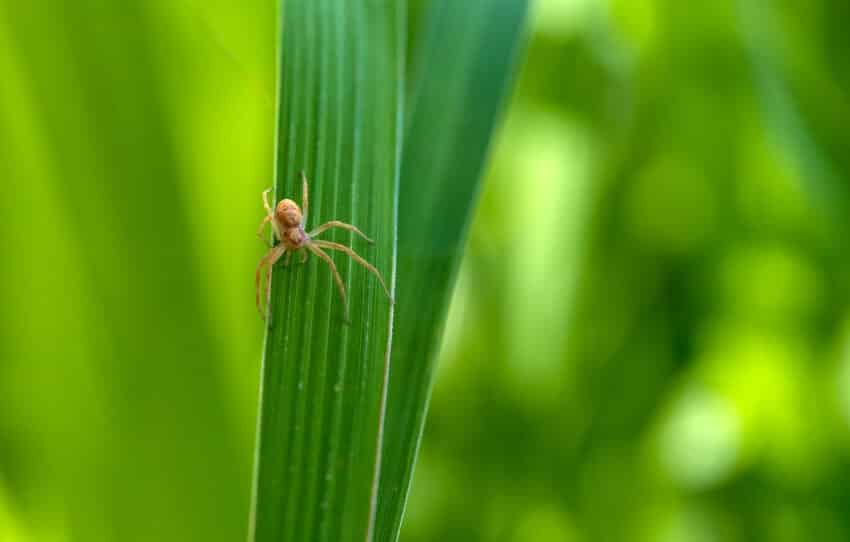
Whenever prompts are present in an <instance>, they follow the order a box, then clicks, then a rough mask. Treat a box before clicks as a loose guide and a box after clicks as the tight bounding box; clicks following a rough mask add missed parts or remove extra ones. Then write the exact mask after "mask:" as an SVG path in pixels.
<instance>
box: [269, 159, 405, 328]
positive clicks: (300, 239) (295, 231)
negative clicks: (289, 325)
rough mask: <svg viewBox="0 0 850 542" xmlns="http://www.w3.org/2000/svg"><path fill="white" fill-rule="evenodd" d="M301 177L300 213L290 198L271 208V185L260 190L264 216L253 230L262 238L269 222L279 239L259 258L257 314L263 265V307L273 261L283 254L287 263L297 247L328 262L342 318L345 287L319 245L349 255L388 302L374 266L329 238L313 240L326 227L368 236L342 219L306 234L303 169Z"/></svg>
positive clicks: (304, 178) (385, 288)
mask: <svg viewBox="0 0 850 542" xmlns="http://www.w3.org/2000/svg"><path fill="white" fill-rule="evenodd" d="M301 179H302V187H303V196H302V200H301V203H302V204H303V206H304V213H303V214H302V213H301V208H300V207H298V204H297V203H295V202H294V201H292V200H291V199H284V200H281V201H280V203H278V204H277V206H276V207H275V208H274V209H272V206H271V205H269V200H268V195H269V192H270V191H271V188H269V189H268V190H266V191H265V192H263V205H264V206H265V208H266V217H265V218H263V221H262V222H261V223H260V229H259V231H258V232H257V235H259V236H260V238H261V239H262V235H263V227H264V226H265V225H266V224H271V226H272V231H273V232H274V235H275V237H277V238H278V239H280V244H278V245H277V246H274V247H272V248H271V250H269V251H268V253H267V254H266V255H265V256H264V257H263V259H262V260H260V263H259V265H257V273H256V278H255V283H256V289H257V310H258V311H260V315H261V316H263V317H264V318H265V313H264V312H263V307H262V304H261V303H260V278H261V275H262V270H263V267H266V266H267V267H266V308H268V300H269V295H270V293H271V270H272V267H273V266H274V264H275V263H276V262H277V261H278V260H279V259H280V258H281V256H283V255H284V254H286V260H285V261H284V265H289V257H290V255H291V254H292V253H293V252H295V251H298V250H301V249H307V250H309V251H310V252H312V253H313V254H315V255H316V256H318V257H319V258H321V259H322V260H324V261H325V263H327V264H328V266H329V267H330V268H331V272H332V273H333V277H334V281H335V282H336V285H337V288H338V289H339V294H340V296H341V297H342V303H343V306H344V309H345V319H346V320H348V302H347V301H346V298H345V286H344V285H343V283H342V278H341V277H340V276H339V271H337V269H336V265H335V264H334V261H333V260H332V259H331V257H330V256H328V254H327V253H326V252H325V251H324V250H322V248H327V249H331V250H339V251H340V252H344V253H346V254H348V255H349V256H351V258H352V259H353V260H354V261H356V262H357V263H359V264H360V265H362V266H363V267H365V268H366V269H368V270H369V271H371V272H372V273H373V274H374V275H375V276H376V277H378V280H379V281H380V283H381V286H383V287H384V292H386V294H387V297H388V298H389V300H390V303H392V296H391V295H390V291H389V289H388V288H387V285H386V283H385V282H384V279H383V277H381V274H380V273H379V272H378V270H377V269H375V267H374V266H373V265H372V264H370V263H369V262H367V261H366V260H364V259H363V258H361V257H360V255H358V254H357V253H356V252H354V251H353V250H351V249H350V248H348V247H347V246H345V245H341V244H339V243H334V242H332V241H322V240H319V239H314V237H315V236H317V235H319V234H320V233H322V232H324V231H326V230H329V229H330V228H342V229H344V230H348V231H351V232H354V233H356V234H357V235H359V236H360V237H362V238H363V239H365V240H366V241H368V242H369V243H373V241H372V240H371V239H369V238H368V237H366V236H365V235H364V234H363V232H361V231H360V230H358V229H357V228H356V227H354V226H352V225H351V224H346V223H345V222H340V221H338V220H331V221H330V222H325V223H324V224H322V225H321V226H319V227H318V228H316V229H315V230H313V231H311V232H309V233H307V232H306V231H305V230H304V223H305V222H306V221H307V205H308V199H307V196H308V192H307V176H306V175H304V172H303V171H302V172H301ZM306 261H307V252H306V251H305V252H302V256H301V262H302V263H303V262H306Z"/></svg>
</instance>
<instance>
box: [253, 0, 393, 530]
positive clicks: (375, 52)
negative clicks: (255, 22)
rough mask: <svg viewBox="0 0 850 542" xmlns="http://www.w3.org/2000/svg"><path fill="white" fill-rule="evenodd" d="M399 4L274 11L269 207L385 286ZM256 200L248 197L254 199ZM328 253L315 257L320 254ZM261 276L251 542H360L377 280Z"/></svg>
mask: <svg viewBox="0 0 850 542" xmlns="http://www.w3.org/2000/svg"><path fill="white" fill-rule="evenodd" d="M403 15H404V11H403V3H402V2H395V1H393V2H377V3H376V2H369V1H366V0H362V1H357V2H346V1H344V0H322V1H319V2H299V1H296V0H284V1H283V2H282V18H283V27H282V33H281V43H280V47H281V64H280V69H281V85H280V88H279V100H280V107H279V126H278V134H279V135H278V148H277V152H278V166H277V185H276V200H280V199H282V198H284V197H290V198H292V199H295V200H296V201H300V199H301V188H300V186H301V185H300V179H299V178H298V172H299V171H300V170H304V171H305V172H306V173H307V176H308V178H309V180H310V204H309V216H308V218H307V226H308V229H311V228H315V227H316V226H318V225H319V224H321V223H324V222H326V221H329V220H334V219H337V220H342V221H344V222H349V223H352V224H355V225H356V226H358V227H359V228H360V229H361V230H363V231H364V232H365V233H366V234H367V235H369V236H370V237H372V238H373V239H374V240H375V241H376V242H375V245H368V244H367V243H365V242H364V241H362V240H361V239H360V238H359V237H357V236H354V235H352V234H350V233H349V232H340V231H338V230H331V231H329V232H327V233H326V234H324V235H323V236H322V238H324V239H327V240H332V241H337V242H339V243H342V244H344V245H347V246H350V247H352V248H353V249H354V250H355V251H356V252H358V253H359V254H360V255H361V256H363V257H364V258H365V259H366V260H367V261H370V262H371V263H372V264H374V265H375V267H377V269H378V270H379V271H380V272H381V273H382V275H383V277H384V279H385V280H386V281H387V283H388V284H389V285H392V284H393V282H394V268H395V246H396V198H397V194H396V190H397V188H396V187H397V178H398V168H399V166H398V157H399V154H400V151H399V148H400V133H399V125H398V122H397V119H398V118H400V112H401V101H402V96H401V94H400V92H399V88H400V85H401V82H402V79H401V78H402V72H401V59H402V58H403V55H404V51H403V45H402V44H403V43H404V34H403V32H404V25H403V24H402V22H403V19H402V17H403ZM258 201H259V199H258ZM328 252H329V251H328ZM331 257H332V258H333V260H334V261H335V263H336V265H337V267H338V269H339V272H340V274H341V275H342V277H343V281H344V283H345V287H346V291H347V295H348V303H349V307H350V317H351V323H350V324H346V323H345V322H344V319H343V318H344V312H343V304H342V301H341V299H340V297H339V294H338V293H337V290H336V286H335V283H334V282H333V279H332V275H331V271H330V269H329V268H328V266H327V265H326V264H325V263H324V262H322V261H321V260H320V259H319V258H317V257H316V256H314V255H311V256H310V258H309V260H308V263H307V264H306V265H303V266H302V265H300V255H294V256H293V257H292V264H291V265H290V266H289V267H284V266H283V264H282V263H279V264H278V265H277V266H276V267H275V269H274V272H273V284H272V302H271V311H270V322H269V328H268V332H267V337H266V346H265V359H264V364H263V380H262V390H261V407H260V422H259V427H258V449H257V458H256V462H257V466H256V472H255V490H254V506H253V513H252V519H251V523H252V533H253V534H252V539H253V540H256V541H266V540H305V541H307V540H310V541H313V540H364V539H366V537H367V536H368V533H369V532H370V529H372V527H373V517H374V504H373V493H374V490H373V486H374V484H375V480H376V476H377V469H378V455H379V437H380V427H381V416H382V411H383V406H384V402H383V401H384V396H385V389H386V385H385V378H386V372H387V364H388V357H387V355H388V351H389V347H390V342H389V338H390V326H391V321H392V310H393V307H392V305H391V304H390V302H389V301H388V300H387V298H386V296H385V294H384V292H383V289H382V288H381V286H380V284H379V283H378V281H377V279H376V278H375V277H374V276H373V275H371V274H370V273H369V272H368V271H367V270H365V269H363V268H362V267H360V266H359V265H357V264H356V263H354V262H353V261H351V260H349V259H348V257H347V256H345V255H344V254H341V253H336V254H331Z"/></svg>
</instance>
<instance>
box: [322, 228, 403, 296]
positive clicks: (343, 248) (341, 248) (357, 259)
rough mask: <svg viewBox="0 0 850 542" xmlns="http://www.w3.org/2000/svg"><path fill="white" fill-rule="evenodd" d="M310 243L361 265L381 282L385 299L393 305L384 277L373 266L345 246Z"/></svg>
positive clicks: (332, 243)
mask: <svg viewBox="0 0 850 542" xmlns="http://www.w3.org/2000/svg"><path fill="white" fill-rule="evenodd" d="M310 243H311V244H313V245H316V246H320V247H323V248H330V249H333V250H339V251H341V252H345V253H346V254H348V255H349V256H351V258H352V259H353V260H354V261H355V262H357V263H359V264H360V265H362V266H363V267H365V268H366V269H368V270H369V271H371V272H372V274H374V275H375V276H376V277H378V280H379V281H380V282H381V286H383V287H384V292H386V294H387V299H389V300H390V303H394V301H393V296H392V295H390V289H389V288H387V284H386V283H385V282H384V277H382V276H381V273H380V272H379V271H378V270H377V269H375V266H373V265H372V264H370V263H369V262H367V261H366V260H364V259H363V258H362V257H361V256H360V255H359V254H357V253H356V252H354V251H353V250H351V249H350V248H348V247H347V246H345V245H341V244H339V243H334V242H333V241H319V240H315V241H311V242H310ZM308 246H309V245H308Z"/></svg>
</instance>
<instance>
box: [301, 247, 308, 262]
mask: <svg viewBox="0 0 850 542" xmlns="http://www.w3.org/2000/svg"><path fill="white" fill-rule="evenodd" d="M307 256H308V253H307V251H306V250H305V251H304V252H302V253H301V263H302V264H305V263H307Z"/></svg>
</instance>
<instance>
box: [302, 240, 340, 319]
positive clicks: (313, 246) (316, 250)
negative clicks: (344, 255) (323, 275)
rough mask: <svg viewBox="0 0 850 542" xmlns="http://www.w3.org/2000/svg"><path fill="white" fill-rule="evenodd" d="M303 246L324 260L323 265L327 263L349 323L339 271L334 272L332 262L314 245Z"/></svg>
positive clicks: (334, 265) (334, 267)
mask: <svg viewBox="0 0 850 542" xmlns="http://www.w3.org/2000/svg"><path fill="white" fill-rule="evenodd" d="M304 246H306V247H307V249H308V250H309V251H310V252H312V253H313V254H315V255H316V256H318V257H319V258H321V259H323V260H325V263H327V264H328V266H329V267H330V268H331V272H332V273H333V276H334V280H335V281H336V285H337V288H339V295H340V297H342V306H343V308H344V310H345V321H346V322H349V321H350V320H349V319H348V301H346V299H345V285H344V284H343V283H342V277H340V276H339V271H337V270H336V264H334V261H333V260H332V259H331V257H330V256H328V255H327V254H326V253H325V252H324V251H323V250H322V249H320V248H319V247H317V246H315V245H314V243H307V244H306V245H304Z"/></svg>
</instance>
